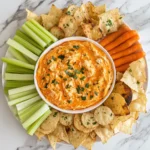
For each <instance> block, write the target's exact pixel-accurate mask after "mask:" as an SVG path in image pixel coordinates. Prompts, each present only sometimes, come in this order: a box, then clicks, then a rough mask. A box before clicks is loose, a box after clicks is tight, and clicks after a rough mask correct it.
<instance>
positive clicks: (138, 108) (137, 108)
mask: <svg viewBox="0 0 150 150" xmlns="http://www.w3.org/2000/svg"><path fill="white" fill-rule="evenodd" d="M146 102H147V98H146V95H145V94H139V98H138V99H136V100H134V101H132V102H131V104H130V105H129V109H130V111H131V112H144V113H146Z"/></svg>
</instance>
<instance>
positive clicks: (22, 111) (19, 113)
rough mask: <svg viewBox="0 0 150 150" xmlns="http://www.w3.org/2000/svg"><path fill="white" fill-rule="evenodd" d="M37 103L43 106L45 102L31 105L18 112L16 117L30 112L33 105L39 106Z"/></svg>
mask: <svg viewBox="0 0 150 150" xmlns="http://www.w3.org/2000/svg"><path fill="white" fill-rule="evenodd" d="M39 103H40V104H44V103H45V102H44V101H43V100H41V101H37V102H35V103H33V104H32V105H30V106H29V107H26V108H24V109H22V110H20V111H18V115H19V116H22V115H23V114H25V113H27V112H28V111H30V109H31V108H32V107H34V106H35V105H37V104H39Z"/></svg>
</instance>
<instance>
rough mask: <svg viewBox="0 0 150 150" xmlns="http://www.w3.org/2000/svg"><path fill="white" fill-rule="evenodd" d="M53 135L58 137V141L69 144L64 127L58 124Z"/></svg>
mask: <svg viewBox="0 0 150 150" xmlns="http://www.w3.org/2000/svg"><path fill="white" fill-rule="evenodd" d="M53 135H55V136H56V137H58V138H59V139H61V140H63V141H65V142H67V143H69V138H68V134H67V132H66V128H65V126H63V125H61V124H58V125H57V127H56V129H55V131H54V132H53Z"/></svg>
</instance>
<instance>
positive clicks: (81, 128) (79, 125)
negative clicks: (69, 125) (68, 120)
mask: <svg viewBox="0 0 150 150" xmlns="http://www.w3.org/2000/svg"><path fill="white" fill-rule="evenodd" d="M74 126H75V127H76V128H77V129H78V130H79V131H82V132H84V133H90V132H91V131H93V130H94V129H95V128H94V129H93V128H91V129H88V128H86V127H85V126H84V125H83V124H82V122H81V115H80V114H75V116H74Z"/></svg>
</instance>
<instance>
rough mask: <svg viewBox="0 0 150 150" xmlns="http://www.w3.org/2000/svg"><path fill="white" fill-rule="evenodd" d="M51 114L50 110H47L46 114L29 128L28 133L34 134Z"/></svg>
mask: <svg viewBox="0 0 150 150" xmlns="http://www.w3.org/2000/svg"><path fill="white" fill-rule="evenodd" d="M50 114H51V111H50V110H47V111H46V112H45V113H44V115H42V116H41V117H40V118H39V119H38V120H37V121H35V122H34V123H33V124H32V125H31V126H30V127H29V129H28V134H29V135H33V134H34V133H35V131H36V130H37V129H38V128H39V126H40V125H41V124H42V123H43V122H44V120H46V119H47V117H48V116H49V115H50Z"/></svg>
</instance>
